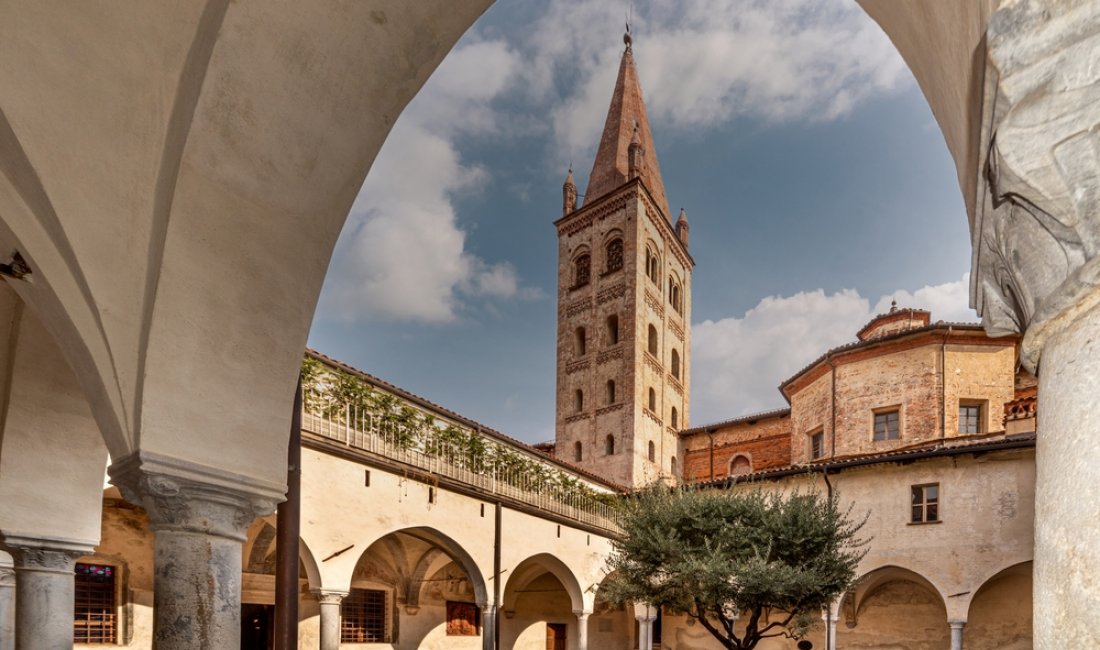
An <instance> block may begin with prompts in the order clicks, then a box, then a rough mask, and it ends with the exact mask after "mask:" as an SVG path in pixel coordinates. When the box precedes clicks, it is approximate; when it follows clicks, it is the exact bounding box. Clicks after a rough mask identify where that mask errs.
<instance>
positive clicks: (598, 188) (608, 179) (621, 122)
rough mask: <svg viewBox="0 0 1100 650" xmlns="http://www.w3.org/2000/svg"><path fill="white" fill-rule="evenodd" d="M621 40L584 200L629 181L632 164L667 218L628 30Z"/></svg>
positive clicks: (662, 183)
mask: <svg viewBox="0 0 1100 650" xmlns="http://www.w3.org/2000/svg"><path fill="white" fill-rule="evenodd" d="M623 41H624V42H625V43H626V49H625V50H624V51H623V58H622V61H621V62H620V64H619V77H618V79H617V80H616V81H615V90H614V92H613V93H612V94H611V105H610V107H608V109H607V121H606V122H605V123H604V127H603V135H602V136H601V137H600V146H599V149H597V151H596V160H595V162H593V164H592V173H591V174H589V176H588V189H587V190H586V191H585V195H584V201H585V203H588V202H589V201H595V200H596V199H599V198H602V197H603V196H605V195H606V194H607V193H608V192H611V191H612V190H614V189H615V188H617V187H619V186H620V185H622V184H623V183H625V182H626V181H627V180H629V179H630V178H631V177H632V176H631V162H634V163H635V165H636V166H635V171H636V175H637V176H638V177H640V178H641V179H642V183H643V184H644V185H645V186H646V189H647V190H649V193H650V195H652V196H653V199H654V200H655V201H656V202H657V207H658V208H660V210H661V211H662V212H663V213H664V214H665V216H666V218H668V217H669V216H670V215H669V210H668V199H667V198H666V197H665V184H664V182H663V181H662V180H661V168H660V166H659V165H658V164H657V156H656V153H655V149H654V147H653V134H652V133H650V130H649V117H648V116H647V115H646V110H645V102H644V101H643V100H642V87H641V85H640V84H639V82H638V72H637V70H635V69H634V54H633V48H632V41H633V39H632V38H631V36H630V31H629V30H628V31H627V33H626V34H625V35H624V36H623ZM634 144H637V152H638V153H639V154H640V155H639V156H637V158H633V159H632V158H631V155H630V154H631V149H632V146H633V145H634ZM647 154H648V155H647Z"/></svg>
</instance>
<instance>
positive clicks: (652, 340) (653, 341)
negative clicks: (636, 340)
mask: <svg viewBox="0 0 1100 650" xmlns="http://www.w3.org/2000/svg"><path fill="white" fill-rule="evenodd" d="M649 353H650V354H652V355H653V356H657V328H656V327H654V326H652V325H650V326H649Z"/></svg>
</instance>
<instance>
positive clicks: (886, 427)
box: [875, 409, 899, 440]
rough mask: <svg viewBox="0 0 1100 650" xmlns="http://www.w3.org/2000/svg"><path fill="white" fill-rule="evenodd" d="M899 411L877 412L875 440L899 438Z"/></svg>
mask: <svg viewBox="0 0 1100 650" xmlns="http://www.w3.org/2000/svg"><path fill="white" fill-rule="evenodd" d="M898 413H899V412H898V411H897V410H896V409H895V410H893V411H883V412H881V413H875V440H897V439H898V421H899V419H898Z"/></svg>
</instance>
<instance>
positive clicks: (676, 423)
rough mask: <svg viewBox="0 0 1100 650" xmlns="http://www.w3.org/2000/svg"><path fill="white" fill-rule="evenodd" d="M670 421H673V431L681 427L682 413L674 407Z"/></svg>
mask: <svg viewBox="0 0 1100 650" xmlns="http://www.w3.org/2000/svg"><path fill="white" fill-rule="evenodd" d="M670 419H671V420H672V428H673V429H675V428H676V427H678V426H680V413H679V412H678V411H677V410H676V407H675V406H673V407H672V417H671V418H670Z"/></svg>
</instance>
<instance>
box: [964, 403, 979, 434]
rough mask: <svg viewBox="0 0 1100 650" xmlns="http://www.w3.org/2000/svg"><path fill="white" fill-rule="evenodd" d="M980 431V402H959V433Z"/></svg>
mask: <svg viewBox="0 0 1100 650" xmlns="http://www.w3.org/2000/svg"><path fill="white" fill-rule="evenodd" d="M981 432H982V407H981V405H980V404H959V433H981Z"/></svg>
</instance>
